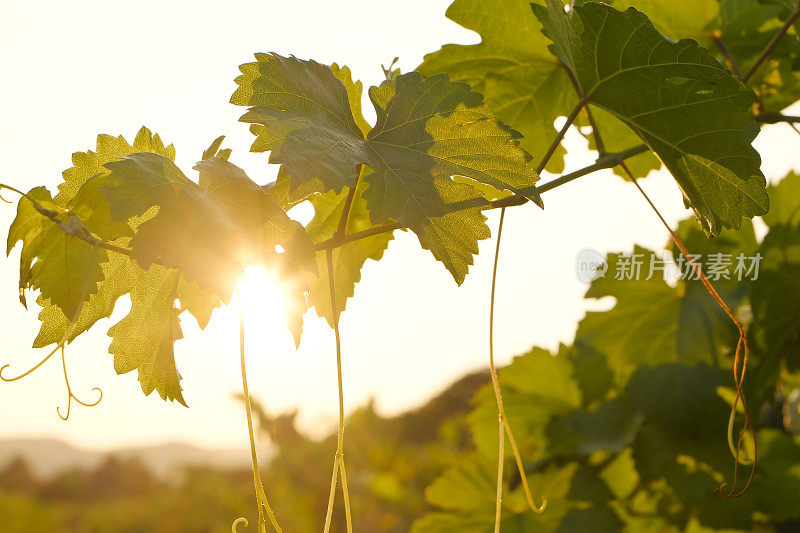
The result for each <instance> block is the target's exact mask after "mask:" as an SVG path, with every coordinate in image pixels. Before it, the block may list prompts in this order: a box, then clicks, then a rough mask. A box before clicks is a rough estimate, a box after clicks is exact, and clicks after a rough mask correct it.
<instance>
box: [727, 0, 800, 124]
mask: <svg viewBox="0 0 800 533" xmlns="http://www.w3.org/2000/svg"><path fill="white" fill-rule="evenodd" d="M782 11H783V10H782V8H781V7H780V6H776V5H765V4H763V3H761V2H759V1H758V0H722V1H721V2H720V13H719V20H717V21H716V26H717V27H718V28H719V32H720V39H722V40H723V42H724V43H725V46H726V47H727V48H728V51H729V53H730V55H731V56H732V57H733V59H734V61H735V62H736V64H737V66H738V68H739V71H740V72H741V73H742V74H744V73H747V72H749V71H750V68H751V67H752V66H753V65H754V64H755V62H756V60H757V59H758V58H759V57H760V56H761V54H762V52H763V51H764V49H765V48H766V47H767V45H768V44H769V42H770V41H771V40H772V38H773V37H774V36H775V34H776V33H777V32H778V30H779V29H780V27H781V26H782V25H783V20H782ZM798 68H800V40H798V36H797V33H796V32H795V31H794V30H792V29H791V28H790V31H789V32H788V33H787V34H786V35H784V36H783V38H782V39H781V40H780V42H779V43H778V45H777V46H776V47H775V49H773V50H772V52H770V54H769V57H768V58H767V60H766V61H765V62H764V63H763V64H762V65H761V66H760V67H759V69H758V70H757V71H756V72H755V74H754V75H753V76H752V77H751V78H750V79H749V80H748V82H747V84H748V85H749V86H750V87H752V88H753V90H755V91H756V93H757V94H758V97H759V98H758V99H759V103H760V105H761V107H762V108H766V109H769V110H776V111H777V110H781V109H783V108H784V107H787V106H789V105H791V104H792V103H794V102H795V101H796V100H797V99H798V98H800V72H798Z"/></svg>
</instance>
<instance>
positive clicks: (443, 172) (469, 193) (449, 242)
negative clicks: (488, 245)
mask: <svg viewBox="0 0 800 533" xmlns="http://www.w3.org/2000/svg"><path fill="white" fill-rule="evenodd" d="M256 58H257V60H258V62H257V63H249V64H247V65H243V66H242V67H241V69H242V72H243V75H242V76H240V77H239V78H237V83H238V85H239V88H238V89H237V91H236V92H235V93H234V95H233V97H232V102H233V103H236V104H239V105H247V106H254V107H252V108H251V109H250V110H249V111H248V112H247V113H246V114H245V115H244V116H243V117H242V119H241V120H242V121H244V122H250V123H253V124H254V126H253V128H252V129H253V132H254V133H255V134H256V136H257V138H256V141H255V143H254V146H253V150H254V151H265V150H269V151H270V152H271V153H270V162H272V163H280V164H281V165H282V171H284V172H285V173H286V174H287V175H288V176H290V177H291V191H293V192H290V193H289V197H298V196H302V195H303V194H306V195H307V194H310V193H312V192H314V191H318V192H326V191H328V190H333V191H334V192H335V193H339V192H341V191H342V189H343V188H344V187H351V186H354V185H355V183H356V177H357V176H356V175H357V167H358V165H367V166H368V167H369V168H370V169H371V170H372V171H371V172H370V173H368V174H366V176H365V177H364V182H365V183H367V184H368V185H369V188H368V189H366V191H365V193H364V197H365V199H366V202H367V209H368V210H369V215H370V220H371V221H372V223H373V224H379V223H382V222H385V221H387V220H396V221H397V222H400V223H401V224H403V225H405V226H408V227H409V228H410V229H411V230H412V231H414V232H415V233H416V234H417V235H418V237H419V239H420V244H422V246H423V247H424V248H426V249H430V250H431V252H432V253H433V254H434V256H435V257H436V258H437V259H439V260H440V261H442V262H443V263H444V264H445V266H446V267H447V268H448V269H449V270H450V272H451V273H452V274H453V277H454V278H455V279H456V281H457V282H458V283H461V282H462V281H463V280H464V277H465V276H466V272H467V269H468V267H469V265H470V264H472V255H473V254H474V253H476V252H477V241H478V240H479V239H482V238H487V237H488V236H489V231H488V228H487V227H486V225H485V223H484V220H485V218H484V217H483V215H482V214H481V213H480V212H479V210H478V206H479V205H481V204H482V203H485V201H484V200H483V199H482V197H481V196H480V194H479V191H478V190H476V189H475V188H473V187H471V186H470V185H468V184H466V183H456V182H455V181H454V180H453V176H454V175H458V176H464V177H466V178H469V179H471V180H474V181H477V182H479V183H482V184H484V185H488V186H490V187H493V188H495V189H501V190H502V189H505V190H510V191H513V192H517V193H519V194H523V195H526V196H527V197H528V198H530V199H532V200H534V201H536V202H537V203H541V202H540V200H539V197H538V195H537V193H536V190H535V187H533V185H534V183H535V181H536V180H537V178H538V176H537V175H536V172H534V171H533V170H532V169H531V168H530V167H529V166H528V160H529V158H530V156H529V155H528V154H527V153H526V152H525V151H524V150H522V149H521V148H520V147H519V145H518V144H519V143H518V140H517V137H518V134H517V133H516V132H514V131H513V130H510V129H509V128H507V127H505V126H503V125H502V124H500V123H498V122H497V120H496V119H495V118H494V116H493V114H492V112H491V111H490V110H489V108H488V107H487V106H486V105H484V104H483V103H482V97H481V96H480V95H479V94H477V93H474V92H471V91H470V89H469V86H467V85H465V84H462V83H454V82H451V81H449V79H448V77H447V76H445V75H436V76H432V77H430V78H427V79H423V78H422V76H421V75H420V74H419V73H417V72H411V73H408V74H403V75H399V76H396V77H394V78H393V79H391V80H387V81H385V82H384V83H382V84H381V85H380V86H379V87H373V88H371V89H370V91H369V94H370V99H371V100H372V103H373V105H374V106H375V110H376V113H377V117H378V119H377V123H376V125H375V127H374V128H372V129H371V130H370V131H369V133H367V134H366V136H365V134H364V131H362V128H363V127H364V123H363V122H362V121H363V119H360V120H358V122H359V123H361V127H359V125H358V124H357V123H356V119H355V118H354V114H353V113H354V111H353V109H352V108H351V102H354V103H355V102H358V101H359V100H358V99H357V98H356V95H357V93H358V86H357V85H355V84H353V83H352V81H350V79H349V73H348V72H346V71H344V70H343V69H338V67H337V68H335V69H334V70H331V69H330V68H328V67H326V66H323V65H320V64H319V63H316V62H314V61H301V60H298V59H296V58H283V57H281V56H278V55H276V54H272V55H264V54H259V55H257V56H256ZM335 73H336V74H335ZM337 75H338V76H339V77H338V78H337ZM340 78H341V79H340ZM342 79H344V82H343V81H342ZM346 85H348V86H350V87H351V90H350V92H348V90H347V87H346ZM356 111H358V109H356ZM357 114H358V115H359V117H360V113H357Z"/></svg>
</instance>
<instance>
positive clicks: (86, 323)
mask: <svg viewBox="0 0 800 533" xmlns="http://www.w3.org/2000/svg"><path fill="white" fill-rule="evenodd" d="M140 151H141V152H153V153H157V154H161V155H163V156H164V157H167V158H170V159H174V157H175V149H174V147H173V146H172V145H168V146H165V145H164V143H163V142H162V141H161V138H160V137H159V136H158V134H153V133H152V132H151V131H150V130H149V129H147V128H145V127H142V128H141V129H140V130H139V132H138V133H137V135H136V137H135V138H134V141H133V143H132V144H129V143H128V142H127V141H126V140H125V138H124V137H122V136H117V137H114V136H112V135H106V134H101V135H98V137H97V144H96V148H95V151H92V150H89V151H87V152H76V153H74V154H73V155H72V161H73V166H72V167H70V168H69V169H67V170H65V171H64V172H63V179H64V181H63V183H61V184H60V185H59V193H58V195H56V198H55V200H56V201H58V202H59V203H60V205H61V206H62V207H67V208H68V209H69V210H70V212H71V213H73V214H74V215H75V216H76V217H78V218H79V219H80V220H81V221H82V222H84V223H85V224H86V226H87V228H88V229H89V230H90V231H91V232H92V233H93V234H95V235H97V236H99V237H101V238H103V239H111V238H112V237H113V238H114V240H112V241H111V244H113V245H116V246H119V247H121V248H127V247H128V245H129V244H130V236H131V235H132V228H131V227H130V226H128V224H127V223H126V222H122V223H118V224H111V222H110V218H109V213H110V208H109V205H108V202H107V201H106V199H105V195H104V194H102V192H100V189H101V188H102V187H103V186H104V185H105V184H106V180H107V176H108V169H106V168H105V167H104V165H105V164H106V163H108V162H110V161H113V160H115V159H117V158H118V157H122V156H125V155H130V154H132V153H135V152H140ZM138 222H140V221H137V223H138ZM107 257H108V259H107V261H105V262H101V263H100V268H101V270H102V273H103V281H102V282H101V283H99V284H98V286H97V291H96V292H95V293H93V294H91V295H90V296H89V298H88V300H87V301H86V302H85V303H84V306H83V308H82V309H81V313H80V316H79V317H78V320H77V322H76V325H75V328H74V329H73V331H72V333H71V334H70V337H69V338H68V339H67V340H68V341H69V342H71V341H72V340H74V339H75V338H76V337H77V336H78V335H80V334H81V333H83V332H84V331H86V330H88V329H89V328H90V327H91V326H92V325H94V324H95V323H96V322H97V321H98V320H100V319H101V318H106V317H108V316H110V315H111V313H112V311H113V310H114V305H115V304H116V301H117V299H118V298H119V297H121V296H122V295H124V294H127V293H128V292H130V291H131V288H132V286H133V284H132V282H131V279H130V276H131V275H132V274H131V272H132V271H131V268H132V265H131V264H130V260H129V258H128V257H126V256H124V255H121V254H118V253H109V254H108V255H107ZM37 303H38V304H39V305H40V306H41V307H42V311H41V312H40V313H39V320H40V321H41V323H42V325H41V328H40V331H39V334H38V335H37V337H36V339H35V340H34V344H33V345H34V347H35V348H40V347H44V346H47V345H48V344H54V343H57V342H59V341H60V340H61V338H62V337H63V336H64V334H65V333H66V331H67V328H68V327H69V324H70V322H71V321H72V318H73V316H68V315H65V314H64V312H63V311H62V310H61V309H60V308H59V307H58V306H56V305H54V304H52V303H51V302H50V300H49V299H47V298H45V297H44V296H43V295H39V297H38V299H37Z"/></svg>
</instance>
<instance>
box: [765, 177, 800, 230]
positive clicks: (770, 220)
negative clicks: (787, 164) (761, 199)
mask: <svg viewBox="0 0 800 533" xmlns="http://www.w3.org/2000/svg"><path fill="white" fill-rule="evenodd" d="M767 192H768V193H769V213H767V214H765V215H764V222H766V223H767V225H768V226H770V227H773V226H778V225H781V224H785V225H787V226H795V225H797V224H798V223H800V175H798V174H795V173H794V172H791V173H789V174H787V175H786V176H785V177H784V178H783V179H782V180H781V181H780V182H779V183H778V184H777V185H770V186H769V187H767Z"/></svg>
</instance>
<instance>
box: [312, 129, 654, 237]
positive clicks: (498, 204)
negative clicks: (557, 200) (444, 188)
mask: <svg viewBox="0 0 800 533" xmlns="http://www.w3.org/2000/svg"><path fill="white" fill-rule="evenodd" d="M648 150H649V148H648V147H647V145H644V144H640V145H638V146H633V147H631V148H628V149H627V150H623V151H621V152H616V153H610V154H606V155H604V156H601V157H599V158H598V159H597V161H595V162H594V163H593V164H591V165H589V166H587V167H584V168H581V169H578V170H576V171H574V172H570V173H568V174H564V175H562V176H559V177H558V178H555V179H552V180H550V181H548V182H547V183H544V184H542V185H539V186H536V188H535V190H536V192H537V193H539V194H544V193H546V192H548V191H552V190H553V189H556V188H558V187H560V186H562V185H565V184H567V183H569V182H571V181H573V180H576V179H578V178H581V177H583V176H586V175H588V174H592V173H593V172H597V171H598V170H603V169H607V168H614V167H615V166H617V165H619V163H620V162H621V161H625V160H627V159H630V158H631V157H634V156H637V155H639V154H641V153H644V152H646V151H648ZM528 202H529V200H528V199H527V198H526V197H524V196H522V195H519V194H513V195H511V196H507V197H505V198H500V199H499V200H491V201H490V200H485V199H480V198H477V199H475V200H471V201H469V202H458V203H454V204H451V205H450V206H449V209H448V212H450V213H453V212H456V211H460V210H462V209H471V208H474V207H478V208H479V209H481V210H484V211H489V210H492V209H502V208H503V207H514V206H518V205H523V204H526V203H528ZM405 227H406V226H404V225H403V224H400V223H398V222H389V223H387V224H382V225H380V226H374V227H372V228H368V229H365V230H362V231H357V232H355V233H350V234H347V235H339V236H333V237H331V238H330V239H326V240H324V241H320V242H318V243H316V244H315V245H314V247H315V249H316V250H317V251H320V250H327V249H329V248H337V247H339V246H342V245H344V244H347V243H350V242H355V241H358V240H361V239H366V238H368V237H372V236H374V235H379V234H381V233H386V232H389V231H394V230H397V229H404V228H405Z"/></svg>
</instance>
